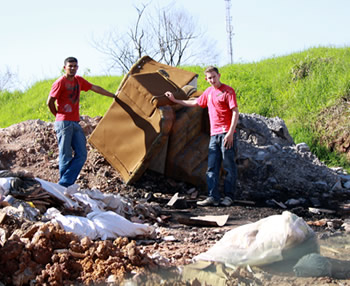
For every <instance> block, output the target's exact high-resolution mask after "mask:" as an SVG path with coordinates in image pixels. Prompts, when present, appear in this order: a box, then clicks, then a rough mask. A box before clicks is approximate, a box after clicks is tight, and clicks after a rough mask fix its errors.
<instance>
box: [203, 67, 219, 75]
mask: <svg viewBox="0 0 350 286" xmlns="http://www.w3.org/2000/svg"><path fill="white" fill-rule="evenodd" d="M207 72H216V73H217V74H219V69H218V68H217V67H214V66H208V67H207V68H206V69H205V71H204V73H207Z"/></svg>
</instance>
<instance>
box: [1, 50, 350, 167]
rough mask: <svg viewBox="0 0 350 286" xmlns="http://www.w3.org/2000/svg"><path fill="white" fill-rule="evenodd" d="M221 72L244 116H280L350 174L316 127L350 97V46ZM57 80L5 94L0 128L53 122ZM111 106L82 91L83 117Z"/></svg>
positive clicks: (105, 83) (115, 80)
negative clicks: (323, 114)
mask: <svg viewBox="0 0 350 286" xmlns="http://www.w3.org/2000/svg"><path fill="white" fill-rule="evenodd" d="M183 69H186V70H190V71H193V72H195V73H197V74H199V78H198V89H199V90H204V89H205V88H206V87H208V83H207V82H206V81H205V79H204V76H203V71H204V67H200V66H186V67H183ZM220 72H221V75H222V76H221V81H222V82H224V83H226V84H228V85H230V86H232V87H233V88H234V89H235V90H236V93H237V100H238V104H239V108H240V112H243V113H257V114H261V115H263V116H266V117H275V116H278V117H280V118H282V119H283V120H284V121H285V122H286V124H287V127H288V129H289V132H290V134H291V136H292V137H293V139H294V141H295V142H296V143H300V142H305V143H307V144H308V145H309V146H310V148H311V149H312V150H313V152H314V153H315V154H316V155H317V156H318V157H319V158H320V159H321V160H322V161H324V162H326V163H327V164H329V165H331V166H342V167H344V168H345V169H347V170H348V171H350V163H349V162H348V161H347V160H346V159H345V158H344V156H342V155H339V154H336V153H334V152H330V151H329V150H327V148H326V147H325V146H321V145H320V144H319V136H318V134H317V132H318V131H317V130H315V129H314V128H313V125H314V123H315V121H316V120H317V117H318V114H319V113H320V112H321V111H322V110H324V109H325V108H327V107H330V106H332V105H335V104H336V102H337V100H339V99H340V98H342V97H346V96H350V48H346V47H345V48H333V47H319V48H312V49H308V50H305V51H302V52H299V53H293V54H290V55H287V56H282V57H274V58H270V59H266V60H262V61H260V62H253V63H246V64H233V65H226V66H223V67H220ZM86 78H87V79H88V80H89V81H91V82H93V83H94V84H97V85H100V86H102V87H103V88H105V89H107V90H109V91H111V92H115V91H116V89H117V87H118V85H119V83H120V82H121V80H122V76H103V77H86ZM53 81H54V80H45V81H41V82H37V83H36V84H34V85H33V86H32V87H31V88H29V89H28V90H26V91H24V92H19V91H15V92H13V93H9V92H7V91H3V92H1V93H0V114H1V118H0V127H2V128H4V127H7V126H9V125H12V124H15V123H18V122H21V121H24V120H28V119H41V120H44V121H53V119H54V118H53V116H52V115H51V113H50V112H49V111H48V109H47V106H46V99H47V96H48V94H49V91H50V88H51V85H52V83H53ZM110 104H111V99H110V98H108V97H104V96H100V95H96V94H94V93H93V92H87V93H82V96H81V114H82V115H88V116H91V117H94V116H97V115H100V116H103V115H104V114H105V112H106V111H107V109H108V108H109V106H110Z"/></svg>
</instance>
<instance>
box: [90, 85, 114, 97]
mask: <svg viewBox="0 0 350 286" xmlns="http://www.w3.org/2000/svg"><path fill="white" fill-rule="evenodd" d="M91 90H92V91H93V92H96V93H99V94H101V95H105V96H109V97H112V98H115V96H116V95H115V94H113V93H111V92H109V91H107V90H105V89H104V88H102V87H100V86H98V85H94V84H93V85H92V87H91Z"/></svg>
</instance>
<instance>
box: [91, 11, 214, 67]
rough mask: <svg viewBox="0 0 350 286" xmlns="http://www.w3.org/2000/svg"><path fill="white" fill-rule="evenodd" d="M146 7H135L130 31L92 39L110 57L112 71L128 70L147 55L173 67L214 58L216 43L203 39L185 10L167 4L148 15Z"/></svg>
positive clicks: (96, 46)
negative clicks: (100, 39)
mask: <svg viewBox="0 0 350 286" xmlns="http://www.w3.org/2000/svg"><path fill="white" fill-rule="evenodd" d="M147 7H148V5H142V6H141V7H140V8H137V7H136V11H137V19H136V22H135V23H134V24H133V26H131V28H130V29H129V31H128V32H127V33H125V34H120V33H119V32H116V31H114V32H113V33H110V34H109V36H108V37H105V38H104V40H103V41H93V45H94V47H95V48H96V49H97V50H99V51H100V52H102V53H103V54H105V55H106V56H107V57H108V58H109V70H110V71H111V70H119V71H122V72H123V73H126V72H128V71H129V69H130V68H131V66H132V65H133V64H134V63H135V62H136V61H137V60H138V59H139V58H141V57H142V56H144V55H149V56H150V57H152V58H154V59H155V60H157V61H159V62H163V63H166V64H168V65H172V66H179V65H182V64H199V63H200V64H202V63H203V62H202V61H203V58H205V57H206V58H207V61H208V62H214V61H215V59H216V58H217V53H216V52H214V48H215V45H213V44H209V43H208V42H205V40H203V39H205V37H204V34H203V33H202V32H200V31H199V29H198V28H197V26H196V25H195V23H194V22H193V20H192V18H191V16H190V15H189V14H188V13H187V12H186V11H184V10H176V9H174V7H169V6H168V7H165V8H158V9H157V10H158V13H152V14H148V15H146V13H145V10H146V8H147ZM152 15H157V16H156V17H154V16H152Z"/></svg>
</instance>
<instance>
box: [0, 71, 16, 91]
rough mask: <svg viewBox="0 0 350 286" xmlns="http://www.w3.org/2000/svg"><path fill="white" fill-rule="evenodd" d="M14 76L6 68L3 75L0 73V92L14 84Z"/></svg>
mask: <svg viewBox="0 0 350 286" xmlns="http://www.w3.org/2000/svg"><path fill="white" fill-rule="evenodd" d="M15 77H16V75H15V74H14V73H13V72H12V71H11V70H10V68H9V67H6V70H5V71H4V73H1V72H0V91H3V90H5V89H11V88H12V87H13V84H14V82H15Z"/></svg>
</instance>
